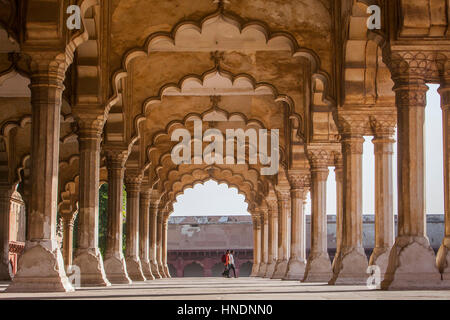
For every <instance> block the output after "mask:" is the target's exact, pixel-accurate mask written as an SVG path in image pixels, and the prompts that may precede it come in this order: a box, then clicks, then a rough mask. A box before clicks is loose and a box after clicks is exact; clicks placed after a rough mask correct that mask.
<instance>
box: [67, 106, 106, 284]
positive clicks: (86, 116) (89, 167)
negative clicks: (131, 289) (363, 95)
mask: <svg viewBox="0 0 450 320" xmlns="http://www.w3.org/2000/svg"><path fill="white" fill-rule="evenodd" d="M80 109H81V110H80ZM76 110H77V111H76V114H77V116H76V118H77V120H78V121H77V122H78V126H79V128H80V130H79V134H78V141H79V146H80V147H79V149H80V161H79V162H80V166H79V167H80V168H79V170H80V184H79V186H80V191H79V192H80V196H79V216H78V248H77V249H76V251H75V255H74V260H73V264H74V265H75V266H77V267H78V268H80V275H81V279H80V282H81V285H82V286H89V287H91V286H110V285H111V283H110V282H109V281H108V279H107V278H106V274H105V270H104V267H103V259H102V255H101V253H100V250H99V248H98V201H99V188H100V185H99V183H100V142H101V134H102V130H103V123H104V122H103V111H102V112H101V113H99V114H98V113H97V112H93V111H91V110H93V108H92V109H88V108H78V107H77V108H76ZM94 110H95V109H94Z"/></svg>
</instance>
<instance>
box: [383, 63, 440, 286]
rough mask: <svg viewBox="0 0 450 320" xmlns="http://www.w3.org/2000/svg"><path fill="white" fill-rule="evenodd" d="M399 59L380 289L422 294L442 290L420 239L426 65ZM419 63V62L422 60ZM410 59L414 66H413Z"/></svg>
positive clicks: (423, 234) (427, 245)
mask: <svg viewBox="0 0 450 320" xmlns="http://www.w3.org/2000/svg"><path fill="white" fill-rule="evenodd" d="M408 57H409V54H406V55H405V57H401V58H400V60H401V61H399V62H398V64H396V63H395V62H394V64H396V65H401V67H399V70H395V69H394V70H393V79H394V82H395V87H394V91H395V97H396V106H397V122H398V197H399V199H398V236H397V238H396V240H395V243H394V246H393V247H392V250H391V253H390V255H389V264H388V267H387V270H386V274H385V277H384V281H383V282H382V283H381V288H382V289H393V290H396V289H426V288H430V289H431V288H437V287H440V286H442V281H441V275H440V274H439V270H438V268H437V267H436V256H435V254H434V251H433V249H432V248H431V246H430V242H429V240H428V237H427V234H426V215H425V172H424V162H425V159H424V135H423V129H424V128H423V125H424V120H425V106H426V92H427V91H428V86H427V85H426V84H425V80H424V75H423V74H422V73H423V72H425V67H423V69H421V67H422V66H423V65H427V61H426V60H425V59H423V60H420V54H419V55H418V56H417V57H414V60H413V61H411V66H414V67H411V69H408V64H409V63H410V62H408V61H407V60H406V59H408ZM423 57H425V56H423ZM416 58H418V59H419V60H418V61H417V60H416Z"/></svg>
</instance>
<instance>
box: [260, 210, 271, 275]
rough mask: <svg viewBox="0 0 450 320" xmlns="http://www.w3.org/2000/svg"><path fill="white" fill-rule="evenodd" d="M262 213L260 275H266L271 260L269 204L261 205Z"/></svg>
mask: <svg viewBox="0 0 450 320" xmlns="http://www.w3.org/2000/svg"><path fill="white" fill-rule="evenodd" d="M259 212H260V214H261V223H262V225H261V265H260V266H259V271H258V277H264V275H265V274H266V272H267V264H268V262H269V252H268V247H269V209H268V208H267V204H266V203H265V202H263V204H262V205H261V206H260V207H259Z"/></svg>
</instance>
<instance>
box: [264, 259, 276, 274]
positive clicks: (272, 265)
mask: <svg viewBox="0 0 450 320" xmlns="http://www.w3.org/2000/svg"><path fill="white" fill-rule="evenodd" d="M276 264H277V261H276V260H273V261H272V262H270V263H269V264H268V265H267V268H266V274H265V275H264V278H271V277H272V275H273V273H274V272H275V265H276Z"/></svg>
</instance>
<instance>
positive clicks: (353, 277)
mask: <svg viewBox="0 0 450 320" xmlns="http://www.w3.org/2000/svg"><path fill="white" fill-rule="evenodd" d="M361 117H364V116H361ZM340 122H341V124H340V125H341V126H343V127H344V129H343V135H342V154H343V162H344V184H343V187H344V188H343V196H344V205H343V219H342V220H343V221H342V227H343V239H342V246H341V249H340V252H339V255H338V256H337V258H336V259H337V260H336V262H335V269H334V270H333V278H332V279H331V280H330V281H329V284H365V283H366V281H367V278H368V275H367V273H366V271H367V267H368V261H367V256H366V254H365V252H364V248H363V229H362V227H363V222H362V154H363V143H364V138H363V134H364V129H365V126H366V123H365V122H364V120H361V119H360V118H357V117H356V116H354V115H349V116H348V117H345V118H341V119H340Z"/></svg>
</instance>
